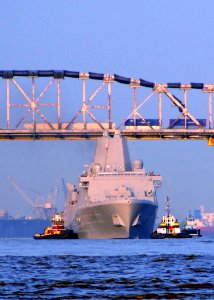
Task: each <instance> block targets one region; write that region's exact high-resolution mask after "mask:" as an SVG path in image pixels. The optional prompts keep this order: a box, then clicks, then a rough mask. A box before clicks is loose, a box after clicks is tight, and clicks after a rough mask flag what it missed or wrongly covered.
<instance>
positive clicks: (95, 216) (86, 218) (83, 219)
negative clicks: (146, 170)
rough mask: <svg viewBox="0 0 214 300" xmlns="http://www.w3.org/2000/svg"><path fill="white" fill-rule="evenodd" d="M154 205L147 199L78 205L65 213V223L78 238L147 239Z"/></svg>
mask: <svg viewBox="0 0 214 300" xmlns="http://www.w3.org/2000/svg"><path fill="white" fill-rule="evenodd" d="M156 214H157V204H156V203H154V202H151V201H146V200H136V201H131V202H130V201H117V202H112V203H100V204H96V205H91V206H88V207H79V208H76V209H75V213H74V212H73V213H71V214H70V216H67V226H68V228H70V229H72V230H73V231H74V232H75V233H77V234H78V238H80V239H137V238H139V239H143V238H150V235H151V233H152V232H153V228H154V223H155V219H156Z"/></svg>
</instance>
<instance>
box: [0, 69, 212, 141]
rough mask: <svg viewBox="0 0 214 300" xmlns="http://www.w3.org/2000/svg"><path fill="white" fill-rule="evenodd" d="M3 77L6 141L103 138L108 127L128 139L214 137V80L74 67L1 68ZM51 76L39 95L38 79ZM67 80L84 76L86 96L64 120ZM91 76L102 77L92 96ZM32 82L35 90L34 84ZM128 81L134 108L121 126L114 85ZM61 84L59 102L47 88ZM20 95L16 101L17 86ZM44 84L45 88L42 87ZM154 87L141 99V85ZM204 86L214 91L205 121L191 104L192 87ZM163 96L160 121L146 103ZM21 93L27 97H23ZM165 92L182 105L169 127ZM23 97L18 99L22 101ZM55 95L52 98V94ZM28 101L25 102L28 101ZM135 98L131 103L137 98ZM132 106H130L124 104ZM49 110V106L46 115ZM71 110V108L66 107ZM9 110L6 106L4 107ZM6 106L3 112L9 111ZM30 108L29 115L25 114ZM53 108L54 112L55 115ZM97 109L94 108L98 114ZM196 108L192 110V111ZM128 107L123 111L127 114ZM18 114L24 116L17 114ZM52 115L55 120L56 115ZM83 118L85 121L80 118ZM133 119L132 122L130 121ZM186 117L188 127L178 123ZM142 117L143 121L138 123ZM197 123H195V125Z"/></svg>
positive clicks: (0, 124)
mask: <svg viewBox="0 0 214 300" xmlns="http://www.w3.org/2000/svg"><path fill="white" fill-rule="evenodd" d="M0 77H1V78H2V79H3V80H5V82H6V85H5V86H6V89H5V98H6V99H5V100H6V101H5V100H4V97H3V96H2V95H3V94H4V91H3V88H1V89H0V106H2V105H4V103H6V109H5V111H6V116H3V115H2V114H1V115H0V140H16V139H18V140H19V139H23V140H25V139H28V140H32V139H42V140H46V139H47V140H49V139H56V140H57V139H59V140H60V139H65V140H74V139H97V138H98V137H100V136H102V134H103V132H104V131H106V130H107V131H109V132H110V134H114V132H115V131H116V130H120V132H121V134H122V135H123V136H125V137H126V138H128V139H160V140H162V139H208V140H209V139H212V138H213V137H214V128H213V112H212V96H213V92H214V84H203V83H189V84H181V83H165V84H157V83H153V82H148V81H145V80H143V79H133V78H127V77H122V76H119V75H116V74H114V75H109V74H101V73H91V72H89V73H80V72H74V71H64V70H63V71H53V70H48V71H45V70H43V71H32V70H29V71H0ZM20 77H24V78H25V79H26V78H27V79H28V80H27V83H28V86H26V85H24V86H23V83H22V84H21V83H19V80H18V78H20ZM40 77H44V78H47V79H48V82H47V84H46V85H45V87H44V88H43V89H42V91H41V92H40V93H39V95H38V96H36V94H37V93H36V92H37V86H39V85H38V83H39V82H38V78H40ZM65 78H70V79H71V78H73V79H78V80H80V81H81V82H82V99H79V100H78V101H79V103H80V107H79V109H78V110H77V111H70V112H69V116H70V117H69V120H64V119H63V118H62V116H61V111H62V104H61V97H62V96H61V81H62V80H64V79H65ZM90 80H93V81H97V82H98V81H99V85H98V87H96V88H94V90H93V92H92V93H91V95H90V96H89V97H88V96H87V85H88V82H90ZM29 83H30V88H29ZM113 83H120V84H125V85H128V86H129V87H130V89H131V90H132V99H130V100H131V101H132V109H131V111H130V113H129V114H128V115H127V116H126V117H123V118H122V121H121V122H120V125H119V126H116V124H115V123H113V122H112V107H113V105H112V84H113ZM54 86H55V97H54V100H51V101H50V99H49V98H48V101H46V98H45V96H46V94H47V92H48V91H49V90H50V89H52V88H53V87H54ZM14 88H15V89H16V93H18V94H19V96H18V97H17V96H16V97H15V98H16V99H15V100H16V101H14V96H13V89H14ZM40 88H41V87H40ZM139 88H140V89H142V88H144V90H147V89H149V90H150V91H149V93H148V94H147V95H146V96H145V97H144V98H143V99H142V100H141V101H139V99H137V91H138V89H139ZM171 89H173V90H174V89H178V90H180V91H182V92H183V96H182V99H181V100H180V99H179V98H178V97H176V96H175V95H174V94H173V93H172V92H171ZM192 89H195V90H200V91H202V92H204V93H206V94H207V95H208V105H207V107H208V114H207V116H206V118H204V120H208V123H206V124H203V123H201V122H200V120H199V119H198V118H197V117H196V116H195V114H194V113H193V112H192V111H190V109H189V108H188V106H187V94H188V91H190V90H192ZM103 90H105V93H106V96H105V98H103V96H102V101H103V103H102V104H94V103H92V102H93V101H95V100H96V98H97V95H98V94H100V93H101V92H102V91H103ZM156 95H157V98H158V107H157V114H158V119H157V120H158V122H157V123H156V124H155V125H154V124H152V123H151V122H150V121H149V119H148V118H146V116H145V111H144V106H145V104H146V103H148V102H149V101H152V100H153V98H154V97H155V96H156ZM20 96H21V97H22V100H21V99H19V98H20ZM163 96H164V97H166V98H167V99H168V100H169V101H170V102H171V103H172V105H173V106H175V107H177V109H178V111H179V114H178V116H177V118H176V119H173V120H174V121H173V122H171V123H170V124H169V126H164V125H163V120H164V111H163ZM17 99H18V100H17ZM51 99H52V98H51ZM23 100H24V101H23ZM131 101H130V102H131ZM124 105H126V104H124ZM19 109H22V115H20V111H19V113H17V114H15V117H14V116H12V115H13V112H14V110H16V111H17V110H19ZM44 109H48V114H47V115H46V114H45V112H44ZM65 109H66V108H65ZM3 110H4V109H3ZM3 110H2V111H3ZM23 110H24V113H23ZM50 110H54V117H53V114H50ZM92 110H93V112H92ZM98 110H103V111H104V112H105V114H106V117H105V119H104V120H103V118H102V119H99V118H98V117H97V116H96V114H95V113H94V111H98ZM191 110H192V109H191ZM122 112H123V108H122V109H121V112H120V117H122V115H121V114H122ZM17 116H18V118H17ZM50 116H51V118H50ZM79 119H80V121H79ZM130 119H131V121H132V122H133V123H132V125H131V126H129V125H128V126H127V122H128V121H129V120H130ZM181 119H182V122H183V123H182V126H176V124H178V123H179V122H178V121H179V120H181ZM138 121H140V123H138ZM189 122H191V126H189V124H190V123H189Z"/></svg>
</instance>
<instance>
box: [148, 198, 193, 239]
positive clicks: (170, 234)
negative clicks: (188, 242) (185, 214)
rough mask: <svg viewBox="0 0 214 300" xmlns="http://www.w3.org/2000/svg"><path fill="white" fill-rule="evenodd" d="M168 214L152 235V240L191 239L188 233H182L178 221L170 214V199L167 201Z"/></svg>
mask: <svg viewBox="0 0 214 300" xmlns="http://www.w3.org/2000/svg"><path fill="white" fill-rule="evenodd" d="M166 210H167V214H166V215H165V216H163V217H162V220H161V222H160V224H159V226H158V228H157V229H156V230H155V231H154V232H153V233H152V234H151V238H152V239H164V238H191V237H192V236H191V235H189V234H188V233H187V232H182V231H181V229H180V224H179V222H178V220H177V219H176V218H175V217H174V216H173V215H172V214H171V212H170V199H169V197H167V200H166Z"/></svg>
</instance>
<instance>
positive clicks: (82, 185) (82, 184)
mask: <svg viewBox="0 0 214 300" xmlns="http://www.w3.org/2000/svg"><path fill="white" fill-rule="evenodd" d="M88 185H89V182H88V181H80V182H79V187H82V188H88Z"/></svg>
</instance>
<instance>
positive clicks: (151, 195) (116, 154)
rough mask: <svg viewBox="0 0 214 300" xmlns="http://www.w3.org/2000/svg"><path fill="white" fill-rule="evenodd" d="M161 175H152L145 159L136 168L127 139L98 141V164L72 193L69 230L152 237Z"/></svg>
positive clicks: (68, 206) (96, 235)
mask: <svg viewBox="0 0 214 300" xmlns="http://www.w3.org/2000/svg"><path fill="white" fill-rule="evenodd" d="M160 185H161V177H160V175H154V174H153V173H150V174H146V172H145V170H144V168H143V163H142V161H141V160H135V161H134V162H133V167H132V165H131V161H130V157H129V153H128V147H127V144H126V140H125V139H124V138H123V137H121V136H120V133H119V132H118V133H116V134H115V135H114V136H113V137H110V136H109V135H108V134H107V133H106V134H105V135H104V136H103V137H102V138H100V139H99V140H98V142H97V147H96V153H95V158H94V162H93V163H92V164H91V165H90V166H89V167H88V170H87V171H86V173H85V174H83V175H82V176H80V178H79V186H78V189H75V187H74V186H72V188H71V189H70V192H69V197H68V201H67V203H66V206H65V210H64V218H65V227H67V228H68V229H71V230H73V231H74V232H75V233H77V234H78V237H79V238H85V239H110V238H118V239H119V238H121V239H126V238H149V237H150V234H151V233H152V231H153V227H154V223H155V218H156V213H157V208H158V204H157V199H156V190H157V188H158V187H159V186H160Z"/></svg>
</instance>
